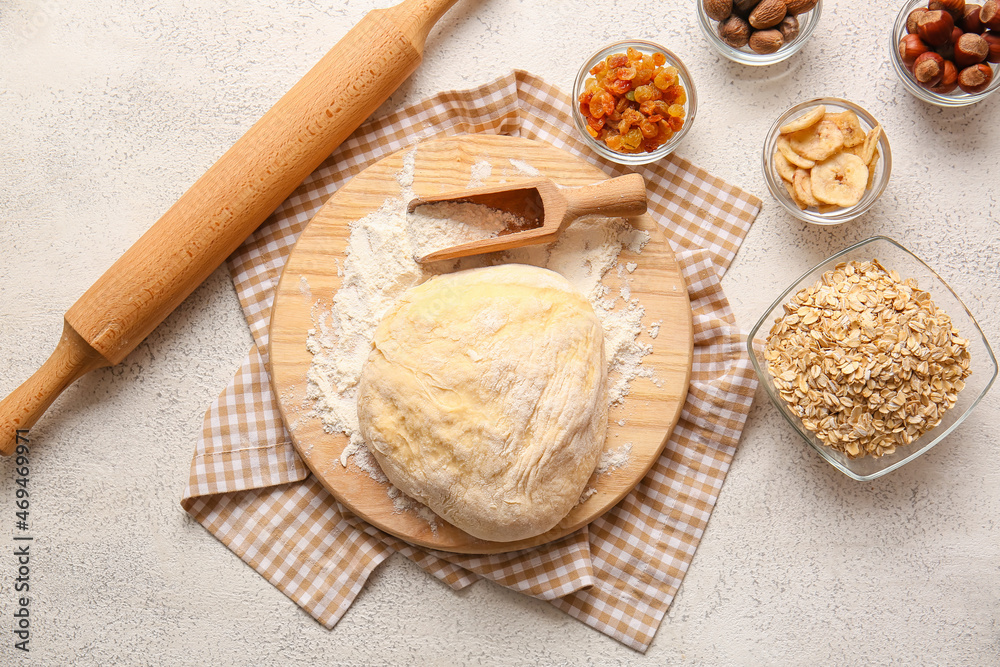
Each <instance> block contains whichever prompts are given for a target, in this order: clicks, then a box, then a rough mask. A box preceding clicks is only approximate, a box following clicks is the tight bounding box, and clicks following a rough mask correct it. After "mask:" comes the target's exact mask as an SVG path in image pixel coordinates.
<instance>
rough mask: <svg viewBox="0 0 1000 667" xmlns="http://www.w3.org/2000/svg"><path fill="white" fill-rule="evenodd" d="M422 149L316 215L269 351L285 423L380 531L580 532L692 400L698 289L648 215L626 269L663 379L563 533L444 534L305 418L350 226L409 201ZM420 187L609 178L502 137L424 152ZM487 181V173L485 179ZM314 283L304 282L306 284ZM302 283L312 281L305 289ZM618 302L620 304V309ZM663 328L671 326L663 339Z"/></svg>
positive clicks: (281, 293)
mask: <svg viewBox="0 0 1000 667" xmlns="http://www.w3.org/2000/svg"><path fill="white" fill-rule="evenodd" d="M411 150H412V148H407V149H405V150H403V151H400V152H398V153H395V154H393V155H390V156H388V157H386V158H384V159H382V160H381V161H379V162H377V163H375V164H373V165H371V166H370V167H368V168H367V169H365V170H364V171H363V172H361V173H360V174H358V175H357V176H355V177H354V178H353V179H352V180H351V181H350V182H348V183H347V184H346V185H344V186H343V187H342V188H340V190H338V191H337V192H336V193H335V194H334V195H333V196H332V197H331V198H330V200H329V201H328V202H327V203H326V204H325V205H324V206H323V208H322V209H320V211H319V212H318V213H317V214H316V215H315V217H313V219H312V220H311V221H310V222H309V224H308V225H307V226H306V228H305V230H304V231H303V232H302V235H301V236H300V237H299V240H298V242H297V243H296V245H295V248H294V249H293V250H292V254H291V256H290V257H289V258H288V262H287V264H286V265H285V268H284V272H283V273H282V276H281V281H280V283H279V285H278V289H277V292H276V294H275V297H274V305H273V309H272V312H271V328H270V335H269V352H270V365H271V382H272V385H273V391H274V395H275V397H276V399H277V401H278V404H279V407H280V410H281V414H282V418H283V419H284V421H285V424H287V425H289V429H290V432H291V435H292V441H293V443H294V445H295V447H296V449H297V451H298V452H299V454H300V455H301V456H302V458H303V460H304V461H305V462H306V464H307V465H308V466H309V468H310V470H312V472H313V474H315V475H316V477H317V478H318V479H319V480H320V482H321V483H322V484H323V485H324V486H325V487H326V488H327V489H328V490H329V491H330V492H331V493H332V494H333V495H334V496H335V497H336V498H337V499H338V500H339V501H341V502H342V503H343V504H344V505H346V506H347V507H348V508H349V509H350V510H351V511H352V512H354V513H355V514H357V515H358V516H360V517H361V518H363V519H365V520H366V521H367V522H369V523H370V524H372V525H374V526H376V527H378V528H381V529H382V530H384V531H386V532H388V533H391V534H393V535H396V536H397V537H399V538H401V539H403V540H406V541H407V542H410V543H412V544H417V545H420V546H424V547H429V548H433V549H441V550H444V551H454V552H461V553H498V552H503V551H513V550H517V549H525V548H528V547H532V546H537V545H539V544H543V543H545V542H549V541H552V540H555V539H558V538H560V537H563V536H565V535H568V534H569V533H571V532H573V531H574V530H577V529H578V528H580V527H582V526H584V525H585V524H587V523H589V522H590V521H592V520H593V519H595V518H597V517H598V516H600V515H601V514H603V513H604V512H605V511H607V510H608V509H610V508H611V507H612V506H614V505H615V504H616V503H617V502H618V501H619V500H620V499H621V498H622V497H624V496H625V494H626V493H628V492H629V490H631V489H632V488H633V487H634V486H635V485H636V484H637V483H638V482H639V481H640V480H641V479H642V478H643V477H644V476H645V474H646V472H647V471H648V470H649V468H650V467H651V466H652V465H653V463H654V462H655V461H656V459H657V457H658V456H659V454H660V452H661V450H662V448H663V445H664V443H665V442H666V439H667V438H668V436H669V435H670V432H671V430H672V429H673V427H674V425H675V424H676V423H677V419H678V417H679V416H680V410H681V406H682V405H683V404H684V400H685V397H686V396H687V390H688V382H689V380H690V374H691V358H692V353H693V334H692V322H691V306H690V302H689V300H688V294H687V289H686V287H685V284H684V279H683V277H682V276H681V272H680V269H679V267H678V266H677V262H676V261H675V259H674V255H673V252H671V250H670V246H669V245H668V243H667V241H666V238H665V234H664V233H663V230H662V228H661V227H660V226H659V225H657V224H656V223H655V222H654V221H653V220H652V218H650V217H649V216H648V215H643V216H640V217H638V218H635V219H633V220H632V224H633V225H634V226H635V227H637V228H641V229H644V230H646V231H647V232H649V234H650V240H649V242H648V243H647V244H646V246H645V247H644V248H643V249H642V251H641V253H631V252H629V251H628V249H627V248H623V250H622V252H621V254H620V255H619V258H618V261H619V263H620V264H622V265H625V264H626V263H628V262H634V263H635V264H636V268H635V270H634V271H633V272H631V273H629V272H627V271H626V272H622V275H623V276H624V278H625V279H627V280H628V284H629V288H630V290H631V293H632V298H638V299H639V301H640V303H641V304H642V306H643V307H644V308H645V315H644V317H643V320H642V323H643V333H642V334H641V335H640V340H641V341H642V342H645V343H648V344H651V345H652V350H653V351H652V353H650V354H649V355H647V356H646V357H645V358H644V360H643V365H644V366H645V367H648V368H651V369H653V376H654V379H655V382H654V381H653V380H652V379H649V378H644V377H640V378H636V379H634V380H633V381H632V384H631V391H630V393H629V395H628V396H627V397H626V399H625V402H624V404H623V405H618V406H614V407H612V409H611V410H610V411H609V415H608V416H609V421H608V435H607V439H606V441H605V449H606V450H607V451H618V450H619V449H620V448H621V447H622V446H623V445H625V444H626V443H631V454H630V456H629V459H628V464H627V465H626V466H624V467H622V468H619V469H615V470H612V471H611V472H607V473H605V474H602V475H595V476H594V477H593V478H591V480H590V483H589V484H588V487H593V488H595V489H596V493H594V494H593V495H592V496H591V497H590V498H589V499H587V500H586V501H585V502H583V503H581V504H579V505H577V506H576V507H575V508H574V509H573V510H572V511H571V512H570V514H569V515H568V516H567V517H566V518H565V519H563V520H562V521H561V522H560V523H559V525H557V526H556V527H555V528H553V529H552V530H550V531H549V532H547V533H545V534H543V535H539V536H537V537H535V538H531V539H527V540H520V541H517V542H505V543H504V542H489V541H485V540H480V539H477V538H474V537H472V536H471V535H469V534H468V533H465V532H464V531H461V530H459V529H458V528H455V527H454V526H452V525H450V524H448V523H446V522H444V521H443V520H438V521H437V526H436V528H432V526H431V525H430V524H429V523H428V522H427V520H425V519H423V518H421V517H420V516H418V515H417V513H416V512H413V511H398V510H396V508H395V507H394V505H393V502H392V499H391V498H390V497H389V495H388V493H387V491H388V485H387V484H385V483H379V482H377V481H375V480H373V479H372V478H371V477H370V476H369V475H368V474H366V473H365V472H362V471H361V470H359V469H358V468H357V467H356V466H354V465H353V464H352V463H349V464H348V466H347V467H346V468H345V467H344V466H342V465H341V463H340V456H341V453H342V452H343V450H344V447H345V446H346V444H347V438H346V436H344V435H343V434H335V435H331V434H329V433H326V432H325V431H324V430H323V425H322V423H321V422H320V420H319V419H318V418H316V417H308V416H305V413H307V411H308V405H309V399H307V397H306V387H307V378H306V374H307V372H308V370H309V367H310V364H311V363H312V355H311V353H310V352H309V351H308V350H307V349H306V339H307V336H308V332H309V330H310V329H312V328H314V327H315V325H316V323H315V322H314V319H313V318H314V314H315V310H316V308H317V302H319V308H320V309H322V308H327V309H329V307H330V303H331V302H332V299H333V295H334V294H335V293H336V292H337V290H338V289H339V288H340V277H339V276H338V275H337V269H338V267H339V266H340V265H341V264H342V262H343V258H344V253H345V250H346V247H347V241H348V238H349V235H350V229H349V227H348V225H349V223H351V222H353V221H354V220H358V219H359V218H362V217H364V216H365V215H367V214H369V213H371V212H372V211H374V210H375V209H377V208H378V207H379V206H380V205H381V204H382V203H383V202H384V201H385V200H386V199H388V198H395V197H399V196H400V185H399V183H398V182H397V179H396V174H397V173H399V172H400V171H401V170H402V169H403V158H404V156H405V155H406V154H407V153H409V152H410V151H411ZM416 150H417V152H416V158H415V169H414V179H413V189H414V191H415V192H416V194H417V195H418V196H421V195H424V196H430V195H431V194H437V193H441V192H445V191H450V190H457V189H461V188H465V187H467V186H468V184H469V181H470V177H471V174H472V169H473V166H474V165H476V164H477V163H481V162H482V161H483V160H488V161H489V162H490V163H491V165H492V173H491V175H490V176H489V177H488V178H486V179H485V181H484V182H483V183H482V184H483V185H494V184H500V183H501V182H502V181H503V180H506V182H508V183H513V182H515V181H516V180H518V179H526V178H528V177H527V176H523V175H519V171H518V169H516V168H515V167H514V166H513V163H512V162H511V159H514V160H519V161H521V162H523V163H527V164H529V165H531V166H532V167H534V168H535V169H537V170H538V171H539V172H541V175H543V176H546V177H548V178H551V179H552V180H553V181H555V182H556V183H558V184H559V185H563V186H580V185H586V184H589V183H593V182H595V181H598V180H603V179H605V178H607V175H606V174H605V173H604V172H602V171H600V170H599V169H597V168H596V167H594V166H592V165H589V164H587V163H585V162H583V161H581V160H579V159H578V158H576V157H574V156H572V155H570V154H568V153H565V152H564V151H561V150H559V149H557V148H555V147H553V146H550V145H549V144H545V143H542V142H537V141H531V140H528V139H519V138H514V137H506V136H496V135H463V136H457V137H449V138H444V139H436V140H431V141H426V142H423V143H421V144H419V145H418V147H417V149H416ZM479 173H481V172H479ZM622 280H623V278H622V277H621V276H619V275H618V272H617V271H615V270H611V271H608V273H607V274H606V275H605V277H604V279H603V282H604V284H606V285H607V286H608V287H609V288H610V290H611V291H610V292H609V295H617V294H618V293H619V290H620V288H621V286H622ZM303 281H304V282H303ZM302 285H308V286H309V289H308V290H303V289H302ZM619 303H621V302H620V301H619ZM654 323H662V325H661V326H660V327H659V331H658V333H657V335H656V337H655V338H652V337H651V336H650V335H649V331H650V328H651V327H652V326H653V325H654Z"/></svg>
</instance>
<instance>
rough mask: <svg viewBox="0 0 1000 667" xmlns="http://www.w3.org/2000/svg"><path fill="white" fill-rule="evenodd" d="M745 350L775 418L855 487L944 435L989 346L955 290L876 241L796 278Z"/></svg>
mask: <svg viewBox="0 0 1000 667" xmlns="http://www.w3.org/2000/svg"><path fill="white" fill-rule="evenodd" d="M747 347H748V349H749V352H750V360H751V362H752V363H753V366H754V369H755V370H756V371H757V376H758V377H759V378H760V381H761V384H762V385H763V386H764V388H765V389H766V391H767V394H768V396H770V397H771V401H772V402H773V403H774V405H775V406H777V408H778V410H779V411H780V412H781V414H782V416H783V417H784V418H785V420H786V421H788V423H789V424H791V425H792V426H793V427H794V428H795V430H796V431H798V433H799V435H801V436H802V438H803V439H804V440H805V441H806V442H807V443H808V444H809V445H810V446H812V448H813V449H815V450H816V451H817V452H818V453H819V454H820V456H822V457H823V458H824V459H826V460H827V461H828V462H829V463H831V464H832V465H833V466H834V467H836V468H837V469H838V470H840V471H841V472H843V473H844V474H846V475H848V476H849V477H852V478H853V479H856V480H860V481H865V480H870V479H875V478H876V477H881V476H882V475H884V474H886V473H888V472H890V471H892V470H895V469H896V468H899V467H900V466H903V465H905V464H906V463H909V462H910V461H912V460H913V459H915V458H917V457H918V456H920V455H921V454H923V453H924V452H926V451H927V450H929V449H930V448H931V447H933V446H934V445H936V444H937V443H939V442H940V441H941V440H943V439H944V438H945V436H947V435H948V434H949V433H951V432H952V431H953V430H954V429H955V428H956V427H957V426H958V425H959V424H960V423H962V421H963V420H964V419H965V418H966V417H968V416H969V413H971V412H972V409H973V408H974V407H975V406H976V405H977V404H978V403H979V401H980V400H981V399H982V398H983V396H984V395H985V394H986V392H987V391H988V390H989V388H990V387H991V386H992V385H993V382H994V380H995V379H996V377H997V360H996V357H995V356H994V354H993V350H992V349H991V348H990V345H989V343H988V342H987V340H986V337H985V336H984V335H983V332H982V330H981V329H980V327H979V325H978V324H977V323H976V320H975V318H974V317H973V316H972V314H971V313H970V312H969V310H968V309H967V308H966V307H965V304H963V303H962V300H961V299H960V298H959V297H958V295H956V294H955V292H953V291H952V290H951V288H950V287H948V285H947V284H946V283H945V282H944V280H942V278H941V277H940V276H938V274H937V273H935V272H934V270H933V269H931V268H930V267H929V266H928V265H927V264H925V263H924V262H923V261H921V260H920V259H919V258H917V257H916V256H915V255H914V254H913V253H911V252H910V251H909V250H907V249H906V248H904V247H902V246H901V245H899V244H898V243H897V242H895V241H893V240H892V239H889V238H886V237H882V236H876V237H872V238H870V239H867V240H865V241H862V242H860V243H857V244H855V245H853V246H851V247H849V248H847V249H845V250H842V251H841V252H838V253H837V254H835V255H833V256H832V257H830V258H829V259H827V260H826V261H824V262H822V263H821V264H819V265H817V266H816V267H814V268H813V269H811V270H810V271H808V272H807V273H805V274H804V275H803V276H802V277H801V278H799V279H798V280H796V281H795V282H794V283H793V284H792V285H790V286H789V287H788V289H786V290H785V291H784V292H783V293H782V294H781V296H780V297H778V299H777V300H776V301H775V302H774V303H773V304H772V305H771V307H770V308H769V309H768V310H767V312H766V313H764V315H763V316H762V317H761V318H760V320H759V321H758V322H757V324H756V325H755V326H754V327H753V329H752V330H751V331H750V334H749V337H748V339H747Z"/></svg>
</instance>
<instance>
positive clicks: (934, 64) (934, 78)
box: [913, 51, 944, 88]
mask: <svg viewBox="0 0 1000 667" xmlns="http://www.w3.org/2000/svg"><path fill="white" fill-rule="evenodd" d="M942 76H944V58H942V57H941V54H939V53H935V52H934V51H928V52H927V53H921V54H920V55H919V56H917V59H916V60H914V61H913V78H915V79H916V80H917V82H919V83H920V85H922V86H924V87H925V88H933V87H934V86H936V85H938V84H939V83H941V77H942Z"/></svg>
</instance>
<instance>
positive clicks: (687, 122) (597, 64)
mask: <svg viewBox="0 0 1000 667" xmlns="http://www.w3.org/2000/svg"><path fill="white" fill-rule="evenodd" d="M573 101H574V106H573V121H574V123H576V127H577V129H578V130H579V131H580V134H581V135H582V137H583V140H584V141H585V142H586V143H587V144H588V145H589V146H590V147H591V148H592V149H594V150H595V151H597V153H599V154H600V155H601V156H603V157H605V158H607V159H608V160H611V161H612V162H617V163H619V164H626V165H637V164H647V163H649V162H655V161H656V160H659V159H661V158H663V157H665V156H667V155H669V154H670V153H672V152H673V151H674V150H675V149H676V148H677V146H678V145H679V144H680V143H681V141H682V140H683V139H684V136H685V135H686V134H687V133H688V130H689V129H690V128H691V125H692V123H694V118H695V114H696V113H697V111H698V94H697V93H696V92H695V88H694V81H693V80H692V79H691V74H690V72H688V69H687V67H685V66H684V63H683V62H681V59H680V58H678V57H677V56H676V55H675V54H674V53H673V52H672V51H670V50H669V49H667V48H665V47H663V46H660V45H659V44H656V43H654V42H650V41H646V40H641V39H632V40H625V41H621V42H614V43H613V44H609V45H607V46H605V47H604V48H603V49H601V50H600V51H598V52H597V53H595V54H594V55H592V56H591V57H589V58H587V60H586V61H585V62H584V63H583V66H582V67H581V68H580V71H579V73H578V74H577V76H576V81H575V83H574V84H573Z"/></svg>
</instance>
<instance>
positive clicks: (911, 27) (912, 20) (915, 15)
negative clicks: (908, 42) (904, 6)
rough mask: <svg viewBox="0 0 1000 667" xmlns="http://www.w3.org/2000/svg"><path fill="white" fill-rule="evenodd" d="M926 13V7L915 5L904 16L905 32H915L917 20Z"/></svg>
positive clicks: (913, 33)
mask: <svg viewBox="0 0 1000 667" xmlns="http://www.w3.org/2000/svg"><path fill="white" fill-rule="evenodd" d="M926 13H927V9H926V8H924V7H917V8H916V9H914V10H913V11H912V12H910V13H909V15H907V17H906V32H908V33H910V34H911V35H915V34H917V21H919V20H920V17H921V16H923V15H924V14H926Z"/></svg>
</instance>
